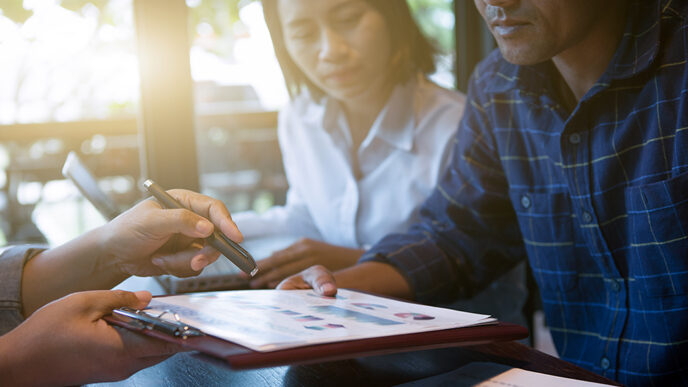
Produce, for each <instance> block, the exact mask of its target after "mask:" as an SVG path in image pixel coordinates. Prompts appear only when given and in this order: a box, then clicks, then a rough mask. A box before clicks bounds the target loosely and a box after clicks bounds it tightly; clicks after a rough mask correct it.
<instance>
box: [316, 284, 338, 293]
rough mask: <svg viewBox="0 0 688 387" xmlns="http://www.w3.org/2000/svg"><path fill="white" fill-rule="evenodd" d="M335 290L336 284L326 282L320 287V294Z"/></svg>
mask: <svg viewBox="0 0 688 387" xmlns="http://www.w3.org/2000/svg"><path fill="white" fill-rule="evenodd" d="M335 289H336V288H335V286H334V284H333V283H331V282H326V283H324V284H322V285H321V286H320V292H321V293H329V292H333V291H334V290H335Z"/></svg>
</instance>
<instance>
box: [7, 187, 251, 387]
mask: <svg viewBox="0 0 688 387" xmlns="http://www.w3.org/2000/svg"><path fill="white" fill-rule="evenodd" d="M170 193H171V194H172V195H173V196H174V197H175V198H176V199H177V200H179V201H180V202H181V203H183V204H184V205H185V206H186V207H187V208H190V209H192V210H193V211H194V212H192V211H189V210H177V209H170V210H166V209H162V208H161V207H160V205H159V204H158V203H157V202H156V201H154V200H145V201H143V202H141V203H139V204H138V205H136V206H135V207H133V208H132V209H131V210H129V211H127V212H125V213H123V214H122V215H120V216H119V217H117V218H116V219H114V220H113V221H112V222H110V223H108V224H106V225H104V226H102V227H99V228H97V229H94V230H92V231H91V232H88V233H86V234H84V235H83V236H81V237H79V238H77V239H75V240H73V241H71V242H69V243H67V244H65V245H63V246H60V247H57V248H54V249H51V250H46V251H43V250H41V249H38V248H32V247H31V246H16V247H10V248H5V249H4V250H2V251H0V334H4V335H3V336H1V337H0V380H1V381H2V383H1V384H3V385H5V384H7V385H75V384H82V383H88V382H94V381H109V380H118V379H123V378H125V377H127V376H129V375H131V374H132V373H134V372H136V371H138V370H139V369H141V368H145V367H148V366H151V365H153V364H155V363H158V362H160V361H161V360H164V359H165V358H167V357H169V356H170V355H172V354H174V353H176V352H178V351H179V350H180V349H181V348H180V347H178V346H176V345H170V344H168V343H165V342H162V341H159V340H154V339H149V338H145V337H143V336H140V335H138V334H136V333H133V332H130V331H127V330H121V329H119V328H114V327H111V326H109V325H107V323H106V322H105V321H104V320H102V317H104V316H106V315H109V314H110V313H111V312H112V310H113V309H116V308H120V307H123V306H128V307H131V308H137V309H140V308H143V307H145V306H146V305H147V304H148V303H149V302H150V300H151V294H150V293H148V292H136V293H131V292H124V291H88V292H82V293H76V294H72V295H70V296H67V297H64V298H62V299H60V300H58V301H54V302H52V303H51V301H52V300H55V299H58V298H60V297H63V296H65V295H67V294H69V293H72V292H77V291H83V290H91V289H107V288H112V287H113V286H115V285H116V284H118V283H119V282H121V281H122V280H124V279H126V278H127V277H129V276H130V275H140V276H146V275H148V276H149V275H158V274H164V273H170V274H175V275H178V276H189V275H195V274H198V273H199V272H200V271H201V270H202V269H203V268H204V267H205V266H207V265H208V264H210V263H212V262H214V261H215V260H216V259H217V258H218V256H219V252H217V251H216V250H214V249H213V248H212V247H210V246H205V247H204V246H203V245H202V244H203V242H202V241H203V239H202V238H205V237H207V236H209V235H210V234H211V233H212V232H213V229H214V226H213V223H214V224H216V225H218V226H219V228H220V230H221V231H222V232H223V233H225V234H226V235H227V236H229V237H230V238H232V239H233V240H235V241H240V240H241V234H240V233H239V232H238V230H237V229H236V226H235V225H234V223H233V222H232V221H231V218H230V216H229V212H228V211H227V208H226V207H225V206H224V205H223V204H222V203H221V202H220V201H218V200H214V199H211V198H209V197H207V196H203V195H200V194H196V193H193V192H189V191H183V190H173V191H170ZM197 214H200V215H197ZM201 215H202V216H201ZM206 218H207V219H210V221H212V223H211V222H210V221H208V220H207V219H206ZM48 303H49V304H48ZM45 304H48V305H46V306H44V307H42V306H43V305H45ZM39 308H40V309H39ZM24 317H28V318H27V319H26V321H24V322H23V323H22V320H23V319H24ZM20 323H21V324H20ZM17 325H19V326H18V327H16V326H17ZM14 327H16V328H14ZM12 328H14V329H12ZM8 331H9V333H7V332H8Z"/></svg>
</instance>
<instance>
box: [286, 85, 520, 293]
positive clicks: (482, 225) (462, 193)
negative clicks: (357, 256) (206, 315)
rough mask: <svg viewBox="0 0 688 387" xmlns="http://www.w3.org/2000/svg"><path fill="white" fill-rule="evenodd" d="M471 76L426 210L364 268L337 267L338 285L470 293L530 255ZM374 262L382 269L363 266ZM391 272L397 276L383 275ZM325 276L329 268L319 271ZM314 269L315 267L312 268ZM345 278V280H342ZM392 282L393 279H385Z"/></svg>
mask: <svg viewBox="0 0 688 387" xmlns="http://www.w3.org/2000/svg"><path fill="white" fill-rule="evenodd" d="M484 86H485V85H480V84H478V80H476V78H475V77H474V78H472V80H471V85H470V87H469V94H468V105H467V106H466V112H465V115H464V118H463V120H462V121H461V125H460V127H459V131H458V132H457V135H456V138H455V145H454V153H453V155H452V161H451V164H450V166H449V168H448V169H447V171H446V172H445V174H444V176H443V178H442V180H441V181H440V183H439V184H438V186H437V187H436V189H435V190H434V191H433V193H432V195H431V196H430V197H429V198H428V199H427V200H426V202H425V203H424V204H423V206H422V208H421V221H420V222H419V223H417V224H415V225H413V226H412V227H411V228H410V229H409V230H408V231H407V232H406V233H403V234H391V235H388V236H386V237H385V238H383V239H382V240H381V241H380V242H378V243H377V244H376V245H375V246H374V247H373V248H372V249H371V250H369V251H368V252H366V253H365V254H364V256H363V257H362V258H361V261H360V263H359V265H361V268H360V269H359V268H353V269H351V270H352V271H351V272H347V273H339V272H338V273H336V275H335V279H336V281H337V283H336V285H337V286H347V287H348V286H350V284H353V285H354V286H353V287H356V288H363V289H372V288H376V289H377V292H378V293H383V294H389V295H392V293H396V292H401V293H405V292H406V290H405V289H403V286H402V285H401V282H400V281H403V282H405V283H406V286H407V287H408V294H412V295H413V298H415V299H416V300H417V301H420V302H428V303H430V302H437V301H441V300H443V299H450V298H455V297H456V296H470V295H471V294H473V293H475V292H476V291H478V290H480V289H481V288H482V287H484V286H485V285H487V284H488V283H489V282H491V281H492V280H493V279H495V278H496V277H497V276H498V275H499V274H501V273H503V272H504V271H506V270H507V269H509V268H510V267H512V266H513V265H515V264H516V263H517V262H518V261H519V260H521V259H523V258H524V257H525V249H524V247H523V243H522V237H521V233H520V230H519V228H518V223H517V220H516V215H515V213H514V210H513V207H512V205H511V202H510V200H509V197H508V190H509V185H508V182H507V180H506V176H505V173H504V171H503V169H502V164H501V162H500V157H499V152H498V149H497V148H498V146H497V144H496V143H495V141H494V137H493V135H492V129H491V128H490V121H491V120H490V117H489V115H488V113H487V112H486V110H485V106H487V105H488V102H490V103H491V101H489V96H484V95H482V93H484V91H483V90H484ZM363 263H377V264H378V265H386V266H380V267H385V269H365V268H363V266H362V265H363ZM378 270H384V273H386V274H385V275H388V274H389V273H390V270H393V271H396V276H392V277H382V275H383V274H382V273H383V271H380V272H377V271H378ZM319 273H320V276H322V277H323V278H327V276H328V275H329V274H327V273H326V272H323V271H319ZM311 274H312V273H311ZM340 276H341V278H342V281H344V282H343V283H339V279H340ZM304 281H306V282H309V281H310V282H311V283H314V284H315V283H317V282H318V281H320V277H318V276H317V275H316V276H313V275H310V276H309V277H307V278H305V279H304V278H298V275H297V276H296V278H295V277H292V278H290V279H287V280H285V281H284V282H283V283H282V284H281V285H280V288H283V289H288V288H293V287H295V286H297V285H299V286H303V283H304ZM387 281H392V282H391V283H387Z"/></svg>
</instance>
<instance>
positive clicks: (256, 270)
mask: <svg viewBox="0 0 688 387" xmlns="http://www.w3.org/2000/svg"><path fill="white" fill-rule="evenodd" d="M256 273H258V267H256V268H255V269H253V270H251V274H250V276H251V277H253V276H254V275H256Z"/></svg>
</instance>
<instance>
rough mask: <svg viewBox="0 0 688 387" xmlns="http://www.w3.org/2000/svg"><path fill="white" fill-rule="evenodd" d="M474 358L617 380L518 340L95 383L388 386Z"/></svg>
mask: <svg viewBox="0 0 688 387" xmlns="http://www.w3.org/2000/svg"><path fill="white" fill-rule="evenodd" d="M117 288H118V289H124V290H132V291H133V290H141V289H146V290H150V291H151V292H152V293H153V294H154V295H160V294H164V290H163V289H162V287H161V286H160V285H159V284H158V283H157V282H156V281H155V280H154V279H153V278H137V277H132V278H130V279H128V280H127V281H125V282H123V283H122V284H120V285H118V286H117ZM473 361H486V362H495V363H500V364H505V365H509V366H513V367H518V368H522V369H526V370H529V371H535V372H542V373H546V374H551V375H557V376H563V377H568V378H575V379H581V380H587V381H591V382H597V383H608V384H615V383H614V382H613V381H611V380H609V379H606V378H604V377H602V376H600V375H598V374H595V373H592V372H590V371H587V370H584V369H582V368H580V367H577V366H575V365H573V364H571V363H568V362H565V361H562V360H560V359H557V358H555V357H552V356H550V355H547V354H545V353H543V352H540V351H537V350H535V349H532V348H530V347H527V346H525V345H523V344H520V343H518V342H502V343H493V344H486V345H477V346H471V347H457V348H443V349H433V350H426V351H416V352H407V353H398V354H391V355H383V356H371V357H365V358H358V359H349V360H340V361H331V362H323V363H317V364H307V365H293V366H284V367H271V368H262V369H254V370H242V371H236V370H232V369H230V368H229V367H228V366H227V365H226V364H225V363H224V362H222V361H220V360H217V359H214V358H211V357H209V356H206V355H203V354H199V353H191V352H189V353H180V354H177V355H174V356H172V357H171V358H169V359H167V360H166V361H164V362H162V363H160V364H158V365H156V366H153V367H151V368H148V369H145V370H141V371H139V372H138V373H137V374H135V375H133V376H132V377H130V378H128V379H126V380H124V381H121V382H117V383H100V384H94V385H93V386H98V387H107V386H113V387H114V386H119V387H124V386H158V385H164V386H185V387H186V386H225V385H232V386H251V387H254V386H325V385H326V386H328V387H330V386H368V385H375V386H389V385H395V384H400V383H405V382H410V381H416V380H421V379H424V378H428V377H431V376H435V375H440V374H443V373H447V372H450V371H453V370H455V369H457V368H459V367H461V366H463V365H466V364H468V363H470V362H473Z"/></svg>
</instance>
